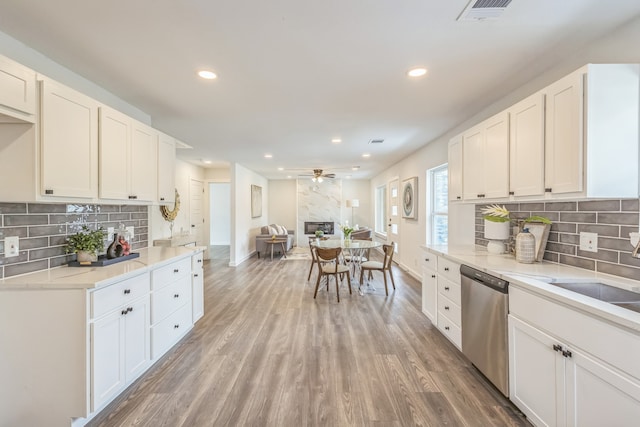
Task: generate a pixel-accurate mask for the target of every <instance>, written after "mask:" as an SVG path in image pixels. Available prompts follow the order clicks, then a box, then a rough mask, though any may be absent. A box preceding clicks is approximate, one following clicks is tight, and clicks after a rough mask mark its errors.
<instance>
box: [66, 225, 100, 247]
mask: <svg viewBox="0 0 640 427" xmlns="http://www.w3.org/2000/svg"><path fill="white" fill-rule="evenodd" d="M104 238H105V232H104V230H103V229H102V227H101V228H99V229H97V230H91V229H90V228H89V227H87V226H86V225H83V226H82V229H81V230H80V231H78V232H77V233H75V234H72V235H71V236H69V237H67V247H66V251H67V253H76V252H78V251H86V252H90V253H92V254H97V253H98V252H102V251H103V250H104Z"/></svg>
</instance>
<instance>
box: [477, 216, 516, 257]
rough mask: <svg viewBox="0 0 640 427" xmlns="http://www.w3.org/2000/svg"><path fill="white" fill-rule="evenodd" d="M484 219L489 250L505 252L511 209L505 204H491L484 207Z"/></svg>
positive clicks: (494, 252)
mask: <svg viewBox="0 0 640 427" xmlns="http://www.w3.org/2000/svg"><path fill="white" fill-rule="evenodd" d="M482 214H483V217H482V218H483V219H484V238H485V239H487V240H488V241H489V242H488V243H487V251H488V252H489V253H491V254H503V253H505V252H506V245H505V241H507V240H508V239H509V228H510V224H511V219H510V218H509V214H510V212H509V210H508V209H507V208H506V207H504V206H498V205H490V206H487V207H485V208H484V209H482Z"/></svg>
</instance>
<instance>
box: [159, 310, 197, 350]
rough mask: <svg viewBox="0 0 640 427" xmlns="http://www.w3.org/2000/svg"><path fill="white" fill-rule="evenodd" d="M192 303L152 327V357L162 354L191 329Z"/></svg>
mask: <svg viewBox="0 0 640 427" xmlns="http://www.w3.org/2000/svg"><path fill="white" fill-rule="evenodd" d="M191 326H192V323H191V305H190V304H187V305H184V306H182V308H180V309H179V310H178V311H176V312H174V313H173V314H172V315H171V316H169V317H167V318H166V319H164V320H163V321H162V322H160V323H158V324H157V325H155V326H152V327H151V358H152V359H154V360H155V359H157V358H159V357H160V356H162V355H163V354H164V353H165V352H166V351H167V350H169V349H170V348H171V346H172V345H173V344H174V343H175V342H176V341H177V340H178V339H179V338H180V337H181V336H183V335H184V334H186V333H187V331H189V329H191Z"/></svg>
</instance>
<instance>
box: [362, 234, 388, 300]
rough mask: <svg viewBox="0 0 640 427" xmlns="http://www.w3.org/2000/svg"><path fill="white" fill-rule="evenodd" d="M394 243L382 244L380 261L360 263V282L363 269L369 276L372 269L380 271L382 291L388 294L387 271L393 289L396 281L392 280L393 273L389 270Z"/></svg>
mask: <svg viewBox="0 0 640 427" xmlns="http://www.w3.org/2000/svg"><path fill="white" fill-rule="evenodd" d="M394 248H395V245H394V244H393V243H391V244H390V245H382V251H383V252H384V259H383V260H382V262H380V261H365V262H363V263H362V264H361V265H360V283H362V278H363V276H364V272H365V270H367V272H368V273H369V275H370V276H369V277H371V272H372V271H381V272H382V277H383V279H384V291H385V293H386V294H387V296H389V288H388V286H387V274H386V272H389V277H390V278H391V284H392V285H393V289H395V288H396V283H395V281H394V280H393V273H392V271H391V265H392V262H393V252H394Z"/></svg>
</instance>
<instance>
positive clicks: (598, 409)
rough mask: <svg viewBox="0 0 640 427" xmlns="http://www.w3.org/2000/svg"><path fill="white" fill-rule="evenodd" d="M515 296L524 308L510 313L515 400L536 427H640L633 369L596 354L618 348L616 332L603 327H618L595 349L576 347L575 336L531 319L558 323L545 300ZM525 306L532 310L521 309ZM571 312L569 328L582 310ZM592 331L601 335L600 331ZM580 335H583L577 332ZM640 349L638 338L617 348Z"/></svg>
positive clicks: (639, 390)
mask: <svg viewBox="0 0 640 427" xmlns="http://www.w3.org/2000/svg"><path fill="white" fill-rule="evenodd" d="M510 293H511V295H510V297H512V296H513V295H514V293H515V296H516V298H515V299H516V303H517V305H518V306H516V307H514V310H512V314H510V315H509V377H510V379H509V384H510V399H511V400H512V401H513V402H514V403H515V405H516V406H517V407H518V408H520V410H521V411H522V412H523V413H524V414H525V415H526V416H527V418H528V419H529V420H530V421H531V422H532V423H533V424H534V425H536V426H580V427H582V426H586V427H590V426H594V427H596V426H605V425H607V426H630V425H636V423H637V420H638V417H639V416H640V379H638V378H636V377H634V376H633V375H631V374H630V373H629V372H628V371H627V366H626V364H625V363H621V364H620V365H619V366H615V365H611V364H609V363H606V362H604V361H602V360H600V359H599V358H598V357H596V356H594V355H592V354H590V351H594V352H599V351H601V349H604V351H608V348H609V347H610V345H611V344H614V345H615V339H616V336H615V335H616V334H615V332H614V330H615V329H616V328H615V327H614V326H608V325H606V324H604V323H603V325H604V327H609V328H612V334H610V335H609V336H607V338H606V339H603V340H600V342H596V340H593V347H592V349H589V348H587V349H585V348H578V346H577V345H575V344H574V343H572V340H573V337H571V336H568V335H565V334H563V333H560V335H565V336H563V337H557V336H555V334H554V333H553V332H547V331H543V330H541V329H542V328H543V326H545V327H546V326H548V325H543V326H541V327H538V326H537V325H536V324H535V319H532V317H535V316H537V314H536V315H534V316H530V314H531V313H541V314H540V316H543V317H545V318H551V320H550V322H552V321H557V320H558V319H554V317H555V316H554V313H553V311H548V310H542V311H539V310H540V309H544V306H540V304H538V303H537V300H538V299H540V298H538V297H535V296H532V295H527V294H526V293H522V292H521V291H519V290H518V289H514V288H513V287H512V288H511V290H510ZM523 304H524V305H526V307H527V308H526V309H525V310H522V311H520V310H519V308H520V307H524V305H523ZM544 304H553V303H550V302H549V301H545V302H544ZM566 310H567V312H568V314H569V316H568V317H567V318H566V319H564V322H563V324H564V325H572V324H574V321H575V320H576V318H574V317H575V316H574V315H573V314H574V313H576V312H572V311H571V310H570V309H568V308H566ZM542 313H543V314H542ZM576 315H578V316H584V315H583V314H577V313H576ZM521 317H522V318H521ZM593 320H595V319H593ZM580 323H581V324H583V326H586V325H585V324H584V322H580ZM589 330H590V331H592V333H593V336H598V334H597V333H596V332H595V331H596V330H597V328H590V329H589ZM576 335H580V333H579V332H578V331H577V330H576ZM587 335H588V332H587ZM577 339H578V340H580V337H579V336H578V337H577ZM612 340H613V341H612ZM601 341H612V342H601ZM583 345H584V344H583ZM636 345H637V341H635V340H632V341H630V342H629V341H627V342H619V343H618V345H615V347H614V348H618V351H620V352H625V351H628V352H633V350H634V347H635V346H636ZM586 346H587V347H590V346H589V345H588V344H587V345H586ZM631 358H633V357H632V356H631Z"/></svg>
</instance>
